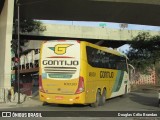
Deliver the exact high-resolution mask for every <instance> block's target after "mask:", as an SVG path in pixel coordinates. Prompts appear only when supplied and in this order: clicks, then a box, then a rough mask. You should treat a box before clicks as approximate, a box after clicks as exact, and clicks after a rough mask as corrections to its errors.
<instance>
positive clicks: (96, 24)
mask: <svg viewBox="0 0 160 120" xmlns="http://www.w3.org/2000/svg"><path fill="white" fill-rule="evenodd" d="M42 22H44V23H49V24H64V25H77V26H90V27H99V26H101V25H102V24H103V25H104V26H105V27H108V28H114V29H120V23H114V22H86V21H63V20H42ZM126 29H128V30H151V31H160V26H148V25H136V24H128V28H126Z"/></svg>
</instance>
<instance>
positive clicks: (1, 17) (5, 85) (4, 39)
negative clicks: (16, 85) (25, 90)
mask: <svg viewBox="0 0 160 120" xmlns="http://www.w3.org/2000/svg"><path fill="white" fill-rule="evenodd" d="M13 13H14V0H5V3H4V6H3V8H2V11H1V13H0V89H9V88H11V39H12V27H13ZM0 91H1V90H0ZM0 94H1V93H0Z"/></svg>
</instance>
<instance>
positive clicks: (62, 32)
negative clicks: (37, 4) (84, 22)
mask: <svg viewBox="0 0 160 120" xmlns="http://www.w3.org/2000/svg"><path fill="white" fill-rule="evenodd" d="M43 25H44V26H46V31H44V32H40V33H39V32H31V33H25V34H26V35H35V36H52V37H70V38H84V39H85V38H86V39H100V40H102V39H103V40H121V41H128V40H132V38H133V37H135V36H137V35H138V33H139V32H149V33H150V34H151V35H160V31H142V30H126V29H124V30H122V29H112V28H107V27H105V28H102V27H86V26H74V25H60V24H43Z"/></svg>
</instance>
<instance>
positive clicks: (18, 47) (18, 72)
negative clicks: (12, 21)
mask: <svg viewBox="0 0 160 120" xmlns="http://www.w3.org/2000/svg"><path fill="white" fill-rule="evenodd" d="M19 7H20V4H19V3H18V0H17V16H18V26H17V27H18V30H17V35H18V41H17V43H18V46H17V55H18V56H17V57H18V67H17V70H18V71H17V81H18V102H17V104H20V103H21V102H20V79H19V76H20V69H19V66H20V54H19V53H20V44H19V43H20V15H19V12H20V11H19Z"/></svg>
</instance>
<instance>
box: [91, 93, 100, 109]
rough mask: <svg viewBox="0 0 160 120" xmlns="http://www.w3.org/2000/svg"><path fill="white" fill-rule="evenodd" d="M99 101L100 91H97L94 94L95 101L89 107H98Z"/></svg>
mask: <svg viewBox="0 0 160 120" xmlns="http://www.w3.org/2000/svg"><path fill="white" fill-rule="evenodd" d="M100 100H101V94H100V91H99V90H98V91H97V93H96V101H95V102H94V103H91V107H98V106H99V105H100Z"/></svg>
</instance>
